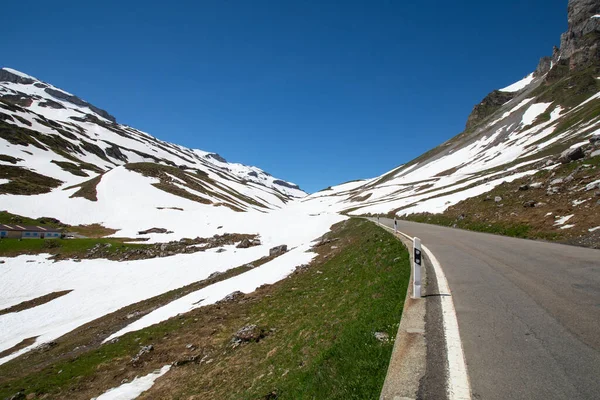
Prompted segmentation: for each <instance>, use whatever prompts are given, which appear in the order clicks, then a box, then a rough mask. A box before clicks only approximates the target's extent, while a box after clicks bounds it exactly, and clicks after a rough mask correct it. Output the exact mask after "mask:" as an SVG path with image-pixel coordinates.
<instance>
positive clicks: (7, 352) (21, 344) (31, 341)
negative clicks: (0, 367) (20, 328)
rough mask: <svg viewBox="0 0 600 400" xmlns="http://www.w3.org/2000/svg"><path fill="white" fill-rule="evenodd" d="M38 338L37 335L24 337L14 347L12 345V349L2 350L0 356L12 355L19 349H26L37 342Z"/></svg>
mask: <svg viewBox="0 0 600 400" xmlns="http://www.w3.org/2000/svg"><path fill="white" fill-rule="evenodd" d="M36 338H37V336H34V337H30V338H27V339H23V340H22V341H21V342H19V343H17V344H16V345H14V346H13V347H11V348H10V349H6V350H4V351H0V358H4V357H7V356H10V355H11V354H13V353H16V352H17V351H19V350H21V349H24V348H25V347H27V346H31V345H32V344H34V343H35V339H36Z"/></svg>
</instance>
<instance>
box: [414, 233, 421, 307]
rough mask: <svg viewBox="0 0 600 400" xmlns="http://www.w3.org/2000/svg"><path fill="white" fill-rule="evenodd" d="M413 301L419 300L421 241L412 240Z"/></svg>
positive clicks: (416, 238)
mask: <svg viewBox="0 0 600 400" xmlns="http://www.w3.org/2000/svg"><path fill="white" fill-rule="evenodd" d="M413 259H414V262H413V299H420V298H421V263H422V257H421V239H419V238H418V237H415V238H414V239H413Z"/></svg>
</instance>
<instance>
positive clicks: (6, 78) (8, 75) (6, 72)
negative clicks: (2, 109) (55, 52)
mask: <svg viewBox="0 0 600 400" xmlns="http://www.w3.org/2000/svg"><path fill="white" fill-rule="evenodd" d="M0 82H7V83H15V84H20V85H34V86H36V87H37V88H40V89H44V91H45V92H46V93H47V94H48V95H50V96H52V97H53V98H54V99H58V100H62V101H67V102H69V103H71V104H74V105H76V106H79V107H87V108H89V109H90V110H91V111H93V112H94V113H96V114H98V115H100V116H101V117H103V118H106V119H107V120H109V121H111V122H112V123H116V122H117V120H116V119H115V117H113V116H112V115H110V114H109V113H108V112H106V111H105V110H103V109H101V108H98V107H96V106H94V105H93V104H90V103H88V102H87V101H85V100H82V99H80V98H79V97H77V96H74V95H72V94H70V93H67V92H65V91H63V90H59V89H58V88H55V87H53V86H52V85H49V84H46V83H44V82H41V81H39V80H38V79H36V78H34V77H32V76H29V75H27V74H24V73H22V72H19V71H17V70H14V69H11V68H0ZM19 95H25V97H31V96H27V93H23V92H20V94H19ZM5 97H6V98H5ZM0 98H5V100H7V101H10V100H11V99H12V98H14V95H13V94H8V95H7V96H2V95H0ZM21 101H23V100H21Z"/></svg>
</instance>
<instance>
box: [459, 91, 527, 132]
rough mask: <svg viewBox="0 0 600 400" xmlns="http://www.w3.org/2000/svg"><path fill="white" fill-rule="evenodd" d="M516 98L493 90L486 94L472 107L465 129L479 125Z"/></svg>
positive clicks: (511, 93) (510, 93)
mask: <svg viewBox="0 0 600 400" xmlns="http://www.w3.org/2000/svg"><path fill="white" fill-rule="evenodd" d="M515 96H516V93H513V92H501V91H499V90H494V91H493V92H492V93H490V94H488V95H487V96H486V97H485V98H484V99H483V100H482V101H481V103H479V104H477V105H476V106H475V107H473V111H472V112H471V115H469V118H468V119H467V126H466V129H467V130H470V129H472V128H474V127H476V126H477V125H479V124H480V123H481V122H482V121H483V120H485V119H486V118H487V117H489V116H490V115H492V114H493V113H494V112H496V111H497V110H498V109H499V108H500V107H501V106H502V105H503V104H505V103H507V102H508V101H510V100H512V99H513V98H514V97H515Z"/></svg>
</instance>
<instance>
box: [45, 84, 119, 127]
mask: <svg viewBox="0 0 600 400" xmlns="http://www.w3.org/2000/svg"><path fill="white" fill-rule="evenodd" d="M44 91H45V92H46V93H48V94H49V95H50V96H52V97H54V98H57V99H59V100H64V101H68V102H69V103H72V104H75V105H76V106H80V107H87V108H89V109H90V110H92V111H93V112H95V113H96V114H98V115H100V116H102V117H104V118H106V119H107V120H109V121H111V122H117V120H116V118H115V117H113V116H112V115H110V114H109V113H108V112H106V111H104V110H102V109H100V108H98V107H96V106H94V105H92V104H90V103H88V102H87V101H84V100H81V99H80V98H79V97H77V96H73V95H70V94H67V93H65V92H62V91H60V90H55V89H52V88H46V89H44Z"/></svg>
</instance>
